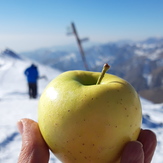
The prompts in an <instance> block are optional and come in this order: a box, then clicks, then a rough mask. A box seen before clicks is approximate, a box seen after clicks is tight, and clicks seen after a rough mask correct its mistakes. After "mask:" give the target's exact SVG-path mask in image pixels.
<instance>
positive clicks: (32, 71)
mask: <svg viewBox="0 0 163 163" xmlns="http://www.w3.org/2000/svg"><path fill="white" fill-rule="evenodd" d="M24 74H25V75H26V77H27V82H28V89H29V98H36V97H37V80H38V78H39V72H38V69H37V66H36V65H34V64H32V65H31V66H30V67H28V68H27V69H26V70H25V71H24Z"/></svg>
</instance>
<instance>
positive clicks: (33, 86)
mask: <svg viewBox="0 0 163 163" xmlns="http://www.w3.org/2000/svg"><path fill="white" fill-rule="evenodd" d="M28 88H29V98H36V97H37V83H28Z"/></svg>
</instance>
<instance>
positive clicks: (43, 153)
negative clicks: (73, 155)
mask: <svg viewBox="0 0 163 163" xmlns="http://www.w3.org/2000/svg"><path fill="white" fill-rule="evenodd" d="M17 125H18V129H19V132H20V133H21V135H22V148H21V152H20V156H19V159H18V163H36V162H39V163H48V160H49V149H48V147H47V145H46V143H45V142H44V140H43V138H42V136H41V133H40V130H39V127H38V125H37V123H36V122H34V121H33V120H30V119H22V120H20V121H19V122H18V124H17Z"/></svg>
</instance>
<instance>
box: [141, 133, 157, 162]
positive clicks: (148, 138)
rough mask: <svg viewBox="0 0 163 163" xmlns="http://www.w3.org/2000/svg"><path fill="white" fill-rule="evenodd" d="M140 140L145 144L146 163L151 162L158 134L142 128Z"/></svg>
mask: <svg viewBox="0 0 163 163" xmlns="http://www.w3.org/2000/svg"><path fill="white" fill-rule="evenodd" d="M138 141H140V142H141V143H142V144H143V150H144V163H150V162H151V160H152V157H153V154H154V151H155V148H156V144H157V139H156V135H155V134H154V133H153V132H152V131H150V130H141V132H140V135H139V138H138Z"/></svg>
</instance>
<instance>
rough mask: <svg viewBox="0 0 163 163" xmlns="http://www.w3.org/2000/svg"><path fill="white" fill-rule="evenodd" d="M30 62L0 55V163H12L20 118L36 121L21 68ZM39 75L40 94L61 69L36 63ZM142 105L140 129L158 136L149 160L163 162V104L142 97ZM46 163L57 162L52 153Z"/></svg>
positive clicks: (18, 144)
mask: <svg viewBox="0 0 163 163" xmlns="http://www.w3.org/2000/svg"><path fill="white" fill-rule="evenodd" d="M30 64H31V61H29V60H23V59H15V58H12V57H10V56H0V115H1V118H0V162H4V163H13V162H17V158H18V155H19V152H20V148H21V136H20V134H19V133H18V129H17V127H16V123H17V121H18V120H20V119H21V118H31V119H33V120H35V121H37V106H38V99H36V100H30V99H29V98H28V94H27V85H26V78H25V76H24V74H23V72H24V69H25V68H26V67H27V66H29V65H30ZM36 64H37V65H38V68H39V72H40V75H41V76H42V75H46V76H47V78H48V79H47V80H45V79H41V80H39V82H38V85H39V96H40V94H41V92H42V91H43V89H44V88H45V86H46V85H47V84H48V83H49V81H51V80H52V79H53V78H55V77H56V76H57V75H59V74H60V73H61V72H60V71H57V70H55V69H51V68H49V67H45V66H43V65H40V64H38V63H36ZM141 102H142V107H143V125H142V127H143V128H147V129H151V130H153V131H154V132H155V133H156V135H157V139H158V144H157V149H156V152H155V155H154V158H153V161H152V163H162V162H163V157H162V155H163V140H162V138H163V118H162V117H163V104H153V103H151V102H149V101H147V100H145V99H141ZM49 163H59V161H58V160H57V159H56V158H55V157H54V156H53V155H52V154H51V158H50V161H49Z"/></svg>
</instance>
